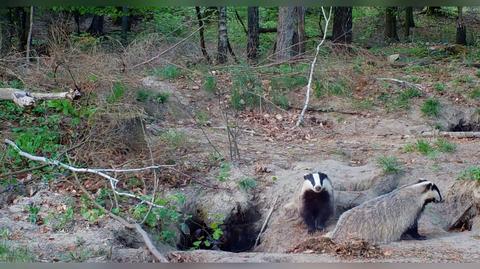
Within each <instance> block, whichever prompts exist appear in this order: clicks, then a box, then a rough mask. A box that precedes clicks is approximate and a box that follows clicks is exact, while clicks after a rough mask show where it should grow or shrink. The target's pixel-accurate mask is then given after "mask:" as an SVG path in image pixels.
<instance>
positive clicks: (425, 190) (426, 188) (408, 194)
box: [331, 180, 442, 243]
mask: <svg viewBox="0 0 480 269" xmlns="http://www.w3.org/2000/svg"><path fill="white" fill-rule="evenodd" d="M441 201H442V196H441V194H440V191H439V189H438V187H437V186H436V185H435V184H433V183H432V182H430V181H427V180H420V181H418V182H416V183H414V184H408V185H404V186H402V187H400V188H398V189H396V190H394V191H392V192H390V193H387V194H384V195H381V196H379V197H376V198H374V199H371V200H369V201H366V202H364V203H363V204H361V205H359V206H357V207H354V208H352V209H350V210H348V211H346V212H345V213H343V214H342V215H341V216H340V219H339V220H338V223H337V226H336V227H335V229H334V231H333V232H332V235H331V237H332V240H333V241H335V242H338V241H346V240H349V239H361V240H365V241H368V242H370V243H389V242H392V241H396V240H399V239H401V238H402V237H404V236H407V235H409V236H411V237H413V238H415V239H418V240H424V239H426V237H424V236H421V235H419V234H418V219H419V218H420V215H421V213H422V212H423V209H424V207H425V205H426V204H428V203H430V202H435V203H437V202H441Z"/></svg>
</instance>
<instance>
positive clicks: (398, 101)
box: [378, 88, 422, 111]
mask: <svg viewBox="0 0 480 269" xmlns="http://www.w3.org/2000/svg"><path fill="white" fill-rule="evenodd" d="M421 96H422V92H420V91H419V90H418V89H415V88H408V89H405V90H404V91H401V92H400V93H394V94H388V93H382V94H381V95H380V96H379V97H378V98H379V100H380V101H382V102H383V103H384V104H385V106H386V108H387V109H388V110H389V111H398V110H406V109H409V108H410V106H411V103H412V99H414V98H417V97H421Z"/></svg>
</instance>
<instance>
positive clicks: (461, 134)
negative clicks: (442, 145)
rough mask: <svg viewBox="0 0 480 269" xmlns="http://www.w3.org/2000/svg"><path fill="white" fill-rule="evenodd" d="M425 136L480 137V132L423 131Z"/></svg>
mask: <svg viewBox="0 0 480 269" xmlns="http://www.w3.org/2000/svg"><path fill="white" fill-rule="evenodd" d="M421 135H422V136H424V137H452V138H480V132H423V133H422V134H421Z"/></svg>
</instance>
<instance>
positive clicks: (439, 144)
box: [435, 138, 457, 153]
mask: <svg viewBox="0 0 480 269" xmlns="http://www.w3.org/2000/svg"><path fill="white" fill-rule="evenodd" d="M435 147H436V148H437V149H438V151H440V152H443V153H452V152H455V151H456V150H457V145H455V144H454V143H452V142H450V141H448V140H447V139H445V138H439V139H437V141H435Z"/></svg>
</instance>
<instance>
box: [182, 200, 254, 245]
mask: <svg viewBox="0 0 480 269" xmlns="http://www.w3.org/2000/svg"><path fill="white" fill-rule="evenodd" d="M260 219H261V215H260V212H259V211H258V209H257V208H256V207H255V206H251V207H249V208H248V209H247V210H244V211H240V210H237V213H236V214H232V215H230V217H228V218H227V219H226V220H225V222H224V223H223V224H222V225H220V226H219V227H220V228H221V230H222V231H223V234H222V236H221V237H220V239H219V240H215V239H214V238H213V234H214V230H213V229H212V228H211V227H208V225H206V224H205V222H203V221H202V220H201V219H200V218H199V217H198V216H193V217H192V218H191V219H190V220H189V221H187V223H186V224H187V226H188V228H189V232H190V233H189V234H183V233H182V235H181V238H180V243H179V244H178V245H177V247H178V249H180V250H190V249H192V248H199V249H213V250H223V251H229V252H245V251H249V250H251V249H252V248H253V246H254V244H255V240H256V239H257V236H258V232H259V229H260V228H259V227H258V225H257V224H258V223H257V222H258V221H259V220H260ZM206 240H207V241H209V243H207V245H206V244H204V243H200V245H198V244H199V243H198V242H199V241H202V242H205V241H206ZM195 244H197V245H195Z"/></svg>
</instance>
